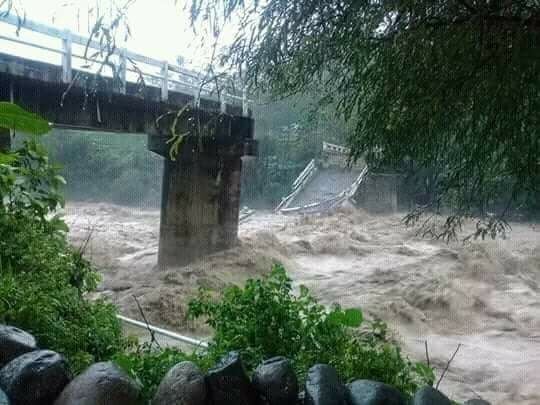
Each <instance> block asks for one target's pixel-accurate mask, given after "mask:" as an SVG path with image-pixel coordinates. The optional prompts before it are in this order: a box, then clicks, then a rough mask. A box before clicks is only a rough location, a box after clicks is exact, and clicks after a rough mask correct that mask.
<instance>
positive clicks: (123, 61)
mask: <svg viewBox="0 0 540 405" xmlns="http://www.w3.org/2000/svg"><path fill="white" fill-rule="evenodd" d="M126 52H127V51H126V49H125V48H122V49H121V50H120V66H119V67H118V78H119V79H120V93H122V94H126V90H127V58H126Z"/></svg>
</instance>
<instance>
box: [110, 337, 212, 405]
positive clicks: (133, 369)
mask: <svg viewBox="0 0 540 405" xmlns="http://www.w3.org/2000/svg"><path fill="white" fill-rule="evenodd" d="M113 360H114V361H115V362H116V364H118V365H119V366H120V367H121V368H122V369H123V370H124V371H126V372H127V373H128V374H129V375H130V376H131V377H132V378H134V379H135V380H136V381H138V382H139V383H140V384H141V385H142V396H143V398H144V400H145V401H146V402H145V403H149V401H150V400H151V399H152V398H153V397H154V394H155V392H156V390H157V387H158V386H159V383H160V382H161V380H162V379H163V377H164V376H165V374H167V372H168V371H169V370H170V369H171V368H172V367H173V366H175V365H176V364H178V363H180V362H182V361H192V362H194V363H196V364H197V365H198V366H199V367H200V368H201V369H202V370H207V369H208V368H209V367H210V366H211V364H210V363H209V357H207V356H205V355H203V354H196V353H193V354H187V353H184V352H182V351H181V350H179V349H175V348H164V349H155V348H153V347H152V345H150V344H142V345H140V346H139V345H133V346H132V347H131V348H130V349H129V350H126V351H124V352H121V353H118V354H116V355H115V356H114V358H113Z"/></svg>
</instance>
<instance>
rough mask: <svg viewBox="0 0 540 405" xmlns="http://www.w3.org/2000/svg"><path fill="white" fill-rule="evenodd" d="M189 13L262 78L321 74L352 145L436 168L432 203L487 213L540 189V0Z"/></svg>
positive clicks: (275, 83)
mask: <svg viewBox="0 0 540 405" xmlns="http://www.w3.org/2000/svg"><path fill="white" fill-rule="evenodd" d="M191 11H192V15H193V19H194V24H199V22H201V21H203V22H209V23H210V24H211V25H212V27H214V32H216V33H217V34H218V35H219V33H220V32H221V30H220V27H221V25H222V24H224V23H226V22H228V21H232V22H233V23H234V27H235V28H236V29H237V35H236V39H235V40H234V42H233V44H232V46H231V47H230V49H229V51H228V53H227V54H226V55H225V57H226V58H225V60H226V63H227V64H228V65H229V66H232V67H234V68H238V70H239V71H240V72H241V73H242V74H243V76H244V78H245V79H246V80H247V82H248V83H249V84H250V85H251V86H252V87H254V88H257V89H258V90H262V91H267V92H269V93H270V94H274V95H277V96H280V97H282V96H285V95H291V94H301V93H303V92H305V91H306V89H309V88H312V87H313V86H314V83H315V84H316V85H318V94H316V96H317V99H318V101H319V102H320V103H321V105H327V104H329V103H330V104H331V105H334V106H335V107H336V111H337V113H338V114H340V115H341V116H342V117H343V118H344V119H346V120H349V121H351V120H352V121H353V122H354V123H355V129H354V131H351V133H350V136H349V137H348V142H349V145H350V146H351V147H352V154H353V157H359V156H360V155H361V154H364V153H367V155H368V159H369V161H370V163H371V165H372V167H381V166H389V167H395V168H398V169H401V168H403V167H414V168H415V169H416V170H417V171H420V170H423V171H426V172H428V173H429V176H427V177H426V178H425V180H426V181H429V184H428V188H429V189H430V193H429V194H428V195H427V197H429V198H427V199H426V201H425V204H424V208H426V207H431V208H438V207H440V206H441V205H447V206H450V207H451V208H452V211H453V212H452V213H453V214H455V215H456V216H455V217H450V218H449V222H448V223H447V224H448V225H450V226H452V225H459V218H460V217H462V216H467V215H471V214H474V215H477V216H480V217H482V216H487V215H488V211H489V210H495V209H496V210H497V211H496V212H495V214H496V215H495V217H493V219H492V220H489V221H488V222H490V223H489V224H488V227H490V228H497V227H498V226H500V225H501V222H500V221H499V219H501V218H503V217H504V215H505V214H507V213H508V211H509V209H510V208H511V207H512V204H513V205H514V206H518V207H521V208H523V207H527V206H528V207H529V208H538V203H537V201H539V200H540V192H539V185H540V166H539V165H538V156H539V154H540V136H539V125H538V118H537V114H536V111H537V110H538V108H539V107H540V75H539V74H538V73H539V65H538V60H539V59H540V54H539V52H540V47H538V43H539V40H540V5H539V3H538V2H537V1H491V0H480V1H470V0H465V1H458V0H441V1H428V0H423V1H414V2H411V1H408V0H397V1H357V0H345V1H334V2H333V1H327V2H321V1H315V0H301V1H281V0H269V1H266V2H259V1H253V2H245V1H241V0H240V1H239V0H193V1H192V2H191Z"/></svg>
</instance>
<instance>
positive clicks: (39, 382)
mask: <svg viewBox="0 0 540 405" xmlns="http://www.w3.org/2000/svg"><path fill="white" fill-rule="evenodd" d="M70 379H71V373H70V371H69V368H68V364H67V362H66V360H65V359H64V358H63V357H62V356H60V355H59V354H58V353H55V352H53V351H50V350H36V351H33V352H29V353H25V354H23V355H21V356H19V357H17V358H15V359H13V360H11V361H10V362H9V363H8V364H7V365H5V366H4V368H2V370H0V388H2V389H3V390H4V391H5V393H6V394H7V396H8V397H9V399H10V401H11V403H12V405H29V404H32V405H42V404H43V405H50V404H51V403H52V402H53V401H54V400H55V398H56V397H57V396H58V395H59V394H60V393H61V392H62V390H63V389H64V387H65V386H66V385H67V384H68V383H69V380H70Z"/></svg>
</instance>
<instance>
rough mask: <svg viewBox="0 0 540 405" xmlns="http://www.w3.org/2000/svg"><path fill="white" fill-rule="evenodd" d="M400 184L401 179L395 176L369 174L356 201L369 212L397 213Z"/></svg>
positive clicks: (355, 198)
mask: <svg viewBox="0 0 540 405" xmlns="http://www.w3.org/2000/svg"><path fill="white" fill-rule="evenodd" d="M400 182H401V177H400V176H398V175H395V174H383V173H369V174H368V175H367V177H366V178H365V179H364V181H363V182H362V184H361V185H360V187H359V188H358V190H357V192H356V194H355V196H354V201H356V203H357V205H358V206H359V207H361V208H364V209H365V210H367V211H368V212H372V213H393V212H397V210H398V190H399V183H400Z"/></svg>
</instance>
